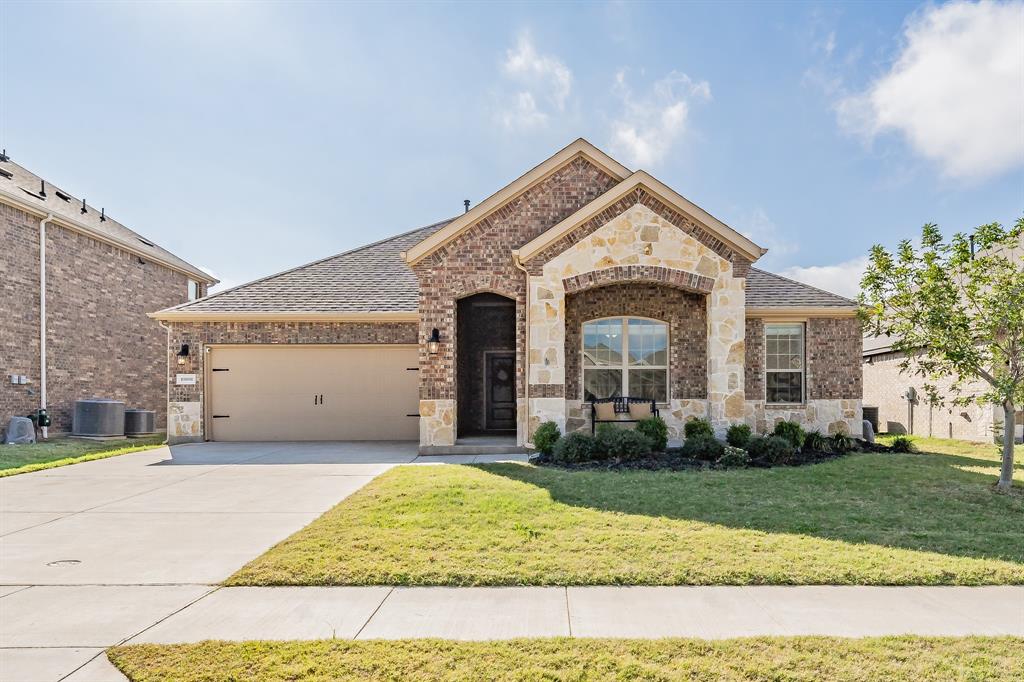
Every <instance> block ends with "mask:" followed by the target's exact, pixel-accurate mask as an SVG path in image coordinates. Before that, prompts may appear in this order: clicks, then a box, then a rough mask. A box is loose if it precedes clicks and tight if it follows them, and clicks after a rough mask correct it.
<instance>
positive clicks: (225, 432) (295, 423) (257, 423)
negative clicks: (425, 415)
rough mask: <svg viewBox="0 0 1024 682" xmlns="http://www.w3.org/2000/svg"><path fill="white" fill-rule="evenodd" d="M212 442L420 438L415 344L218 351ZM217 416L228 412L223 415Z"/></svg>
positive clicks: (213, 377) (212, 383) (213, 375)
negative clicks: (409, 345)
mask: <svg viewBox="0 0 1024 682" xmlns="http://www.w3.org/2000/svg"><path fill="white" fill-rule="evenodd" d="M210 356H211V357H210V361H211V367H212V368H215V369H221V370H227V371H217V372H211V374H210V406H211V416H212V417H213V418H212V419H211V427H212V428H211V431H212V437H213V439H214V440H415V439H416V438H417V437H418V433H419V419H418V417H416V416H409V415H415V414H416V413H417V412H418V411H419V378H418V372H416V371H415V370H413V371H410V369H409V368H415V367H416V366H417V364H418V353H417V349H416V348H415V347H406V346H399V347H395V346H372V347H370V346H358V347H353V346H238V347H220V348H214V349H213V350H211V352H210ZM218 415H222V416H219V417H218Z"/></svg>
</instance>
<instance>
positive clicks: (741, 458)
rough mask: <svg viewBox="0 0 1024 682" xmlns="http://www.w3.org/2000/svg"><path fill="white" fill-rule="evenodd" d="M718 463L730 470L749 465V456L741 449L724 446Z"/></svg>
mask: <svg viewBox="0 0 1024 682" xmlns="http://www.w3.org/2000/svg"><path fill="white" fill-rule="evenodd" d="M718 463H719V464H721V465H722V466H724V467H728V468H730V469H736V468H740V467H745V466H747V465H748V464H750V455H749V454H747V451H746V450H744V449H743V448H738V447H735V446H733V445H726V446H725V452H724V453H723V454H722V456H721V457H719V458H718Z"/></svg>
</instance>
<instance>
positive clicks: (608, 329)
mask: <svg viewBox="0 0 1024 682" xmlns="http://www.w3.org/2000/svg"><path fill="white" fill-rule="evenodd" d="M583 396H584V399H585V400H594V399H596V398H612V397H617V396H629V397H631V398H646V399H648V400H656V401H658V402H659V403H666V402H668V325H667V324H665V323H664V322H658V321H657V320H647V319H644V318H639V317H612V318H607V319H603V320H593V321H591V322H586V323H584V325H583Z"/></svg>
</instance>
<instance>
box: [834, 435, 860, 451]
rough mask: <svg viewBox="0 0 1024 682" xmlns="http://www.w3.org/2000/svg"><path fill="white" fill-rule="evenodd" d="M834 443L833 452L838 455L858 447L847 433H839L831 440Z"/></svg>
mask: <svg viewBox="0 0 1024 682" xmlns="http://www.w3.org/2000/svg"><path fill="white" fill-rule="evenodd" d="M829 440H830V441H832V450H833V451H834V452H838V453H845V452H849V451H850V450H853V449H854V448H855V447H857V442H856V441H855V440H853V438H852V437H851V436H850V435H848V434H845V433H842V432H839V433H837V434H835V435H833V436H832V437H831V438H829Z"/></svg>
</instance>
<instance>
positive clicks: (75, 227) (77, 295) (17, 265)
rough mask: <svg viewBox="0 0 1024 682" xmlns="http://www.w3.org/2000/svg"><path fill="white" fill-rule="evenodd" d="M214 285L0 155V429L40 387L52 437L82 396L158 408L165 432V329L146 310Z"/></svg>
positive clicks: (29, 407)
mask: <svg viewBox="0 0 1024 682" xmlns="http://www.w3.org/2000/svg"><path fill="white" fill-rule="evenodd" d="M43 235H45V240H44V241H42V243H41V239H40V237H41V236H43ZM41 245H42V246H43V247H45V248H43V249H42V251H43V253H44V255H45V269H44V270H42V271H41V259H40V255H41ZM41 275H45V297H41V296H40V289H41V281H43V280H42V279H41ZM216 281H217V280H215V279H214V278H213V277H211V276H210V275H208V274H206V273H205V272H203V271H202V270H200V269H198V268H196V267H194V266H192V265H189V264H188V263H186V262H185V261H183V260H181V259H180V258H178V257H177V256H175V255H174V254H171V253H169V252H167V251H166V250H164V249H162V248H160V247H159V246H156V245H155V244H153V243H152V242H150V241H149V240H147V239H145V238H144V237H142V236H140V235H138V234H136V233H135V232H133V231H132V230H129V229H128V228H127V227H125V226H123V225H121V224H120V223H118V222H117V221H116V220H114V219H112V218H109V217H107V216H106V215H105V214H103V213H101V209H96V208H93V207H91V206H86V205H85V203H84V201H83V200H80V199H76V198H75V197H72V196H71V195H70V194H68V193H66V192H64V191H63V190H61V189H59V188H57V187H55V186H53V185H51V184H50V183H46V182H44V181H43V180H42V179H41V178H39V177H38V176H36V175H34V174H33V173H31V172H29V171H27V170H26V169H24V168H22V167H21V166H19V165H18V164H16V163H14V162H12V161H10V159H9V158H8V157H6V156H5V155H0V293H2V301H3V306H2V308H0V313H2V315H3V321H2V323H0V349H2V350H0V366H2V367H3V373H2V374H3V376H2V382H0V430H2V429H4V428H6V426H7V423H8V421H9V420H10V417H12V416H16V415H21V416H24V415H28V414H30V413H34V412H35V411H36V410H38V409H39V408H40V406H41V404H42V402H41V401H42V398H43V396H42V393H43V391H44V390H45V393H46V396H45V397H46V407H47V410H48V412H49V414H50V416H51V418H52V421H53V424H52V426H51V427H50V433H51V434H52V433H64V432H69V431H70V430H71V418H72V414H73V410H74V402H75V400H78V399H82V398H92V397H101V398H111V399H116V400H123V401H125V402H126V403H127V406H128V407H136V408H144V409H151V410H156V412H157V426H158V428H160V429H162V428H164V424H165V413H166V403H167V388H166V381H165V376H166V370H165V368H166V358H165V355H164V351H165V349H166V347H167V332H166V331H165V330H164V329H161V327H160V325H159V324H158V323H157V322H156V321H155V320H152V319H150V318H149V317H147V315H146V314H147V313H149V312H151V311H153V310H155V309H158V308H162V307H167V306H171V305H177V304H179V303H182V302H186V301H188V300H189V298H190V295H191V297H193V298H197V297H200V296H202V295H203V294H205V292H206V289H207V287H208V286H209V285H210V284H213V283H215V282H216ZM43 306H45V311H46V317H45V322H46V343H45V354H46V365H45V369H46V372H45V377H44V375H43V372H41V371H40V367H41V363H40V357H41V354H42V352H43V349H42V348H41V345H42V344H41V343H40V341H41V334H40V330H41V316H40V310H41V308H42V307H43ZM22 377H24V381H25V383H22ZM44 382H45V388H44Z"/></svg>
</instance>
